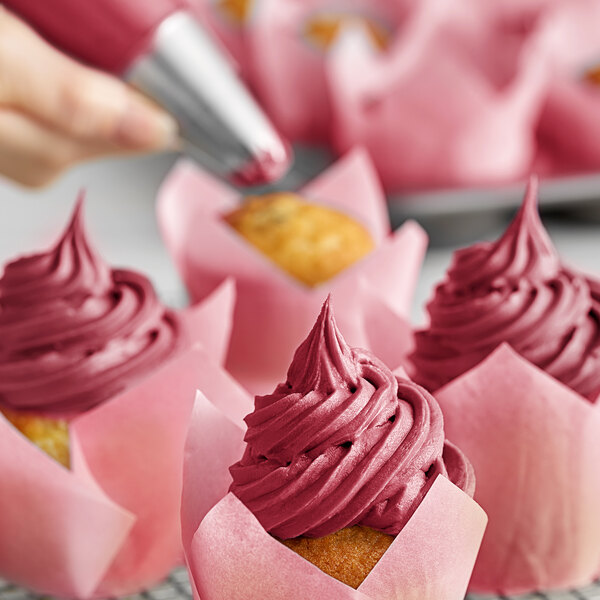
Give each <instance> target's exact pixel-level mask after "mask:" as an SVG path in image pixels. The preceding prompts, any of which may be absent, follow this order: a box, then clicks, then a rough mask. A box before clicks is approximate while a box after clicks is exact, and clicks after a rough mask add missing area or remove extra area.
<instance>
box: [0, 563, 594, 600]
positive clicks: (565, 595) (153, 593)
mask: <svg viewBox="0 0 600 600" xmlns="http://www.w3.org/2000/svg"><path fill="white" fill-rule="evenodd" d="M0 600H50V598H48V597H47V596H38V595H36V594H32V593H30V592H27V591H26V590H24V589H22V588H19V587H17V586H14V585H11V584H9V583H6V582H3V581H0ZM122 600H192V591H191V587H190V582H189V580H188V576H187V573H186V571H185V569H177V570H175V571H173V573H171V575H170V576H169V578H168V579H166V580H165V581H164V582H163V583H161V584H160V585H158V586H157V587H155V588H153V589H151V590H148V591H146V592H142V593H140V594H135V595H134V596H127V597H125V598H123V599H122ZM265 600H268V598H265ZM290 600H292V599H290ZM466 600H600V581H597V582H596V583H594V584H592V585H590V586H587V587H585V588H581V589H579V590H570V591H564V592H554V593H547V594H543V593H541V592H535V593H533V594H526V595H524V596H510V597H509V596H479V595H469V596H467V598H466Z"/></svg>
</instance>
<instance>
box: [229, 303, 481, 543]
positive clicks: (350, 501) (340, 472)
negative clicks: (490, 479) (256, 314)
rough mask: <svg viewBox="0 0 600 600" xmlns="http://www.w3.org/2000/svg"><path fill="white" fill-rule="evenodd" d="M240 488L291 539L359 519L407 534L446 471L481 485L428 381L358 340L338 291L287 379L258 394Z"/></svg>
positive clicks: (236, 483)
mask: <svg viewBox="0 0 600 600" xmlns="http://www.w3.org/2000/svg"><path fill="white" fill-rule="evenodd" d="M246 422H247V424H248V431H247V433H246V437H245V440H246V442H247V446H246V450H245V453H244V456H243V457H242V459H241V461H239V462H238V463H236V464H235V465H233V466H232V467H231V469H230V470H231V475H232V477H233V483H232V485H231V491H232V492H233V493H234V494H235V495H236V496H237V497H238V498H239V499H240V500H241V501H242V502H243V503H244V504H245V505H246V506H247V507H248V508H249V509H250V510H251V511H252V512H253V513H254V515H255V516H256V517H257V519H258V520H259V521H260V522H261V524H262V525H263V527H264V528H265V529H266V530H267V531H269V532H270V533H271V534H273V535H275V536H277V537H279V538H282V539H288V538H294V537H298V536H307V537H321V536H324V535H328V534H330V533H333V532H335V531H338V530H340V529H342V528H344V527H348V526H352V525H364V526H368V527H372V528H373V529H377V530H379V531H383V532H385V533H390V534H393V535H395V534H397V533H398V532H399V531H400V530H401V529H402V527H403V526H404V524H405V523H406V522H407V521H408V519H409V518H410V516H411V515H412V513H413V512H414V510H415V509H416V508H417V506H418V505H419V503H420V501H421V499H422V498H423V497H424V496H425V494H426V493H427V491H428V490H429V488H430V487H431V485H432V484H433V481H434V480H435V478H436V477H437V475H439V474H443V475H446V476H448V477H449V478H450V479H451V480H452V481H453V482H454V483H455V484H456V485H458V486H459V487H461V488H462V489H464V490H465V491H466V492H468V493H470V494H472V493H473V490H474V476H473V473H472V469H471V466H470V464H469V463H468V462H467V460H466V459H465V458H464V456H463V455H462V454H461V453H460V451H458V450H457V449H456V448H454V447H453V446H451V445H450V444H448V443H445V441H444V431H443V419H442V414H441V411H440V409H439V407H438V405H437V402H436V401H435V399H434V398H433V397H432V396H431V395H430V394H429V393H428V392H427V391H425V390H424V389H423V388H421V387H419V386H418V385H416V384H414V383H412V382H411V381H409V380H407V379H403V378H397V377H396V376H394V374H393V373H392V372H391V371H390V370H389V369H388V368H387V367H386V366H385V365H384V364H383V363H382V362H380V361H379V360H378V359H377V358H375V357H374V356H373V355H372V354H371V353H369V352H368V351H366V350H361V349H358V348H350V347H349V346H348V345H347V344H346V342H345V341H344V339H343V337H342V335H341V333H340V332H339V330H338V329H337V326H336V324H335V320H334V317H333V314H332V310H331V306H330V301H329V299H328V300H327V301H326V302H325V304H324V306H323V309H322V311H321V314H320V315H319V318H318V320H317V322H316V324H315V326H314V328H313V329H312V331H311V332H310V334H309V336H308V337H307V338H306V340H305V341H304V342H303V343H302V344H301V346H300V347H299V348H298V350H297V351H296V354H295V356H294V359H293V361H292V364H291V365H290V368H289V371H288V376H287V381H286V383H282V384H280V385H278V386H277V388H276V389H275V391H274V392H273V393H272V394H270V395H268V396H257V397H256V400H255V409H254V412H253V413H251V414H250V415H248V416H247V417H246Z"/></svg>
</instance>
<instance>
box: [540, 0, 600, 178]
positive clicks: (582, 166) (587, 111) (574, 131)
mask: <svg viewBox="0 0 600 600" xmlns="http://www.w3.org/2000/svg"><path fill="white" fill-rule="evenodd" d="M599 20H600V5H598V3H597V2H595V1H594V0H573V1H571V2H568V1H562V2H557V3H556V4H555V5H554V6H553V8H552V10H549V11H548V16H547V25H546V29H547V36H546V38H547V39H546V46H547V49H548V52H549V53H550V54H551V55H552V62H553V64H554V66H555V72H554V74H553V81H552V85H551V87H550V89H549V91H548V96H547V98H546V103H545V105H544V111H543V113H542V116H541V119H540V123H539V135H540V139H541V143H542V145H543V150H544V152H545V153H546V154H548V155H549V156H550V159H549V160H550V162H551V172H553V173H562V172H580V171H582V170H594V169H596V170H597V169H598V168H599V167H600V142H599V141H598V136H599V135H600V125H599V123H598V112H599V111H600V86H598V85H593V84H591V83H588V82H586V81H584V79H583V76H584V73H585V71H586V70H587V69H589V68H592V67H594V66H598V64H600V38H599V37H598V32H597V23H598V21H599Z"/></svg>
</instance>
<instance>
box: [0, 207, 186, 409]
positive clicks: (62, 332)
mask: <svg viewBox="0 0 600 600" xmlns="http://www.w3.org/2000/svg"><path fill="white" fill-rule="evenodd" d="M178 339H179V324H178V319H177V317H176V316H175V315H174V313H172V312H171V311H169V310H166V309H165V308H164V307H163V306H162V305H161V304H160V302H159V301H158V298H157V297H156V294H155V292H154V289H153V288H152V284H151V283H150V281H149V280H148V279H147V278H146V277H144V276H143V275H140V274H138V273H135V272H133V271H128V270H113V269H111V268H110V267H109V266H108V265H107V264H106V263H105V262H104V261H103V260H102V259H101V258H100V256H99V255H98V254H97V252H96V251H95V249H94V248H92V246H91V245H90V244H89V242H88V240H87V237H86V234H85V229H84V225H83V201H82V199H80V200H79V201H78V203H77V205H76V207H75V210H74V213H73V216H72V219H71V221H70V223H69V225H68V226H67V228H66V230H65V232H64V234H63V236H62V237H61V238H60V240H59V241H58V243H57V244H56V245H55V246H54V247H52V248H51V249H50V250H48V251H47V252H42V253H39V254H35V255H31V256H26V257H23V258H20V259H17V260H15V261H13V262H11V263H9V264H7V265H6V267H5V270H4V274H3V276H2V278H1V279H0V407H1V406H4V407H5V408H12V409H17V410H20V409H21V410H30V411H36V412H37V411H42V412H45V413H60V414H70V413H77V412H81V411H83V410H87V409H89V408H92V407H93V406H95V405H96V404H98V403H100V402H102V401H104V400H106V399H108V398H110V397H112V396H113V395H115V394H116V393H119V392H121V391H123V390H124V389H125V388H126V387H127V386H128V385H129V384H130V383H131V381H132V380H134V379H135V378H136V377H138V376H140V375H142V374H143V373H146V372H149V371H150V370H151V369H152V368H154V367H156V366H158V365H159V364H160V363H162V361H163V360H164V359H166V358H167V357H168V356H169V355H170V354H171V353H172V352H174V351H175V349H176V348H177V347H178Z"/></svg>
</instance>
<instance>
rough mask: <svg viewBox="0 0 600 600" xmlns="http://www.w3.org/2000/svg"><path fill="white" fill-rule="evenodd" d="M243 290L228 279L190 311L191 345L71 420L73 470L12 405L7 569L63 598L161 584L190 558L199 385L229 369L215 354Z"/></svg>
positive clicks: (1, 528)
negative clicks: (183, 501)
mask: <svg viewBox="0 0 600 600" xmlns="http://www.w3.org/2000/svg"><path fill="white" fill-rule="evenodd" d="M233 292H234V290H233V287H232V284H231V283H230V282H225V283H224V284H223V286H222V287H221V288H220V289H218V290H216V291H215V293H214V295H213V296H212V297H210V298H208V299H207V302H206V303H203V304H201V305H199V306H198V307H196V308H194V309H193V310H190V311H189V312H187V314H184V316H183V325H184V327H185V325H186V324H189V327H187V329H188V334H189V339H191V340H194V343H190V345H189V347H188V348H187V349H185V350H183V351H181V352H180V353H179V354H177V355H176V356H175V357H174V358H172V359H170V360H169V361H167V362H166V363H165V365H163V366H162V367H161V368H160V369H159V370H158V371H156V372H154V373H153V374H151V375H150V376H147V377H145V378H143V379H142V380H141V381H140V382H139V383H137V384H136V385H134V386H133V387H131V388H130V389H128V390H127V391H125V392H123V393H122V394H120V395H118V396H115V397H114V398H112V399H110V400H108V401H106V402H104V403H102V404H100V405H99V406H98V407H96V408H94V409H92V410H90V411H87V412H85V413H83V414H82V415H80V416H78V417H75V418H74V419H73V420H72V421H71V422H70V425H69V432H70V442H71V469H66V468H64V467H62V466H61V465H59V464H58V463H57V462H55V461H54V460H53V459H52V458H50V457H49V456H47V455H46V454H45V453H43V452H42V451H41V450H39V449H38V448H37V447H35V446H34V445H33V444H32V443H31V442H30V441H29V440H27V439H26V438H25V437H24V436H22V435H21V434H20V433H19V432H18V431H17V430H16V429H15V428H14V427H13V426H12V425H11V424H10V423H9V422H8V421H7V420H6V419H4V418H3V417H2V416H1V415H0V479H1V480H2V486H1V487H2V493H1V494H0V532H2V533H1V536H0V577H2V578H5V579H8V580H10V581H13V582H15V583H17V584H19V585H23V586H25V587H28V588H30V589H32V590H35V591H38V592H40V593H44V594H52V595H55V596H60V597H74V598H91V597H107V596H112V595H122V594H126V593H131V592H133V591H137V590H139V589H141V588H143V587H145V586H147V585H150V584H153V583H156V582H157V581H158V580H160V579H161V578H162V577H164V576H166V575H167V573H168V572H169V571H170V570H171V569H172V568H173V567H174V566H175V565H176V564H178V563H179V562H180V561H181V559H182V556H181V542H180V520H179V507H180V498H181V486H182V483H181V477H182V474H181V471H182V466H181V465H182V461H183V446H184V439H185V434H186V431H187V427H188V422H189V418H190V414H191V411H192V406H193V400H194V399H193V393H192V391H193V390H194V389H196V388H197V387H200V388H204V387H206V388H207V389H211V385H214V383H213V382H214V381H215V380H218V379H219V377H220V375H219V373H220V371H219V368H218V367H217V366H216V364H215V363H213V359H212V358H211V357H212V356H218V355H219V354H222V352H223V349H224V347H225V345H226V338H227V335H228V320H230V319H228V315H229V316H230V314H231V306H232V302H233ZM217 319H219V320H220V323H221V325H219V326H211V327H210V328H208V327H207V328H206V329H203V327H204V325H205V324H209V323H214V322H216V320H217ZM204 333H206V336H205V335H204Z"/></svg>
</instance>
